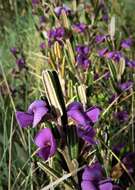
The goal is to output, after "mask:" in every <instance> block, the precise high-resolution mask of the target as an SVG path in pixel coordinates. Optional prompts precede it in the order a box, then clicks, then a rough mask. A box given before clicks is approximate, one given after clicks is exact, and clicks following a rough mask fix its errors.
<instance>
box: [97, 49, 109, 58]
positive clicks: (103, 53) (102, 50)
mask: <svg viewBox="0 0 135 190" xmlns="http://www.w3.org/2000/svg"><path fill="white" fill-rule="evenodd" d="M107 52H108V48H104V49H101V50H99V51H98V54H99V56H100V57H104V56H105V54H106V53H107Z"/></svg>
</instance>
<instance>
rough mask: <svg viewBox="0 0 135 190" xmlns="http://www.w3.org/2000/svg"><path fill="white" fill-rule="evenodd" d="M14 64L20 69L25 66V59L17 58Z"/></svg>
mask: <svg viewBox="0 0 135 190" xmlns="http://www.w3.org/2000/svg"><path fill="white" fill-rule="evenodd" d="M16 64H17V66H18V68H19V69H22V68H24V67H25V64H26V63H25V60H24V59H23V58H19V59H17V60H16Z"/></svg>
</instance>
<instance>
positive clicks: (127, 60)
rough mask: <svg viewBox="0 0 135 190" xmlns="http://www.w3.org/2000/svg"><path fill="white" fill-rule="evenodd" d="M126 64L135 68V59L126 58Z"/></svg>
mask: <svg viewBox="0 0 135 190" xmlns="http://www.w3.org/2000/svg"><path fill="white" fill-rule="evenodd" d="M125 62H126V65H127V66H128V67H130V68H135V61H134V60H129V59H128V58H126V59H125Z"/></svg>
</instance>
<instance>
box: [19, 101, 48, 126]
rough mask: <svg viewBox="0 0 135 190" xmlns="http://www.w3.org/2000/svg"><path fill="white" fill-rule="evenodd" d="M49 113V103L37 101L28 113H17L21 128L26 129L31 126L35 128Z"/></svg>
mask: <svg viewBox="0 0 135 190" xmlns="http://www.w3.org/2000/svg"><path fill="white" fill-rule="evenodd" d="M47 113H48V106H47V103H46V102H45V101H43V100H35V101H34V102H33V103H32V104H31V105H30V106H29V108H28V111H27V112H22V111H16V119H17V122H18V124H19V126H20V127H21V128H26V127H28V126H29V125H33V127H35V126H36V125H38V124H39V122H40V121H41V120H42V119H43V117H44V116H45V115H46V114H47Z"/></svg>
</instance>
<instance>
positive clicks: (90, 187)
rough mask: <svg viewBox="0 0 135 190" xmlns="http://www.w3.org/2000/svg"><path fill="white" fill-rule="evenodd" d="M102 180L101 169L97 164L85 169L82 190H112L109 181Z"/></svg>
mask: <svg viewBox="0 0 135 190" xmlns="http://www.w3.org/2000/svg"><path fill="white" fill-rule="evenodd" d="M102 178H103V175H102V167H101V165H100V164H99V163H94V164H92V165H91V166H89V167H86V168H85V170H84V172H83V175H82V182H81V187H82V190H113V185H112V181H111V179H106V180H102Z"/></svg>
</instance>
